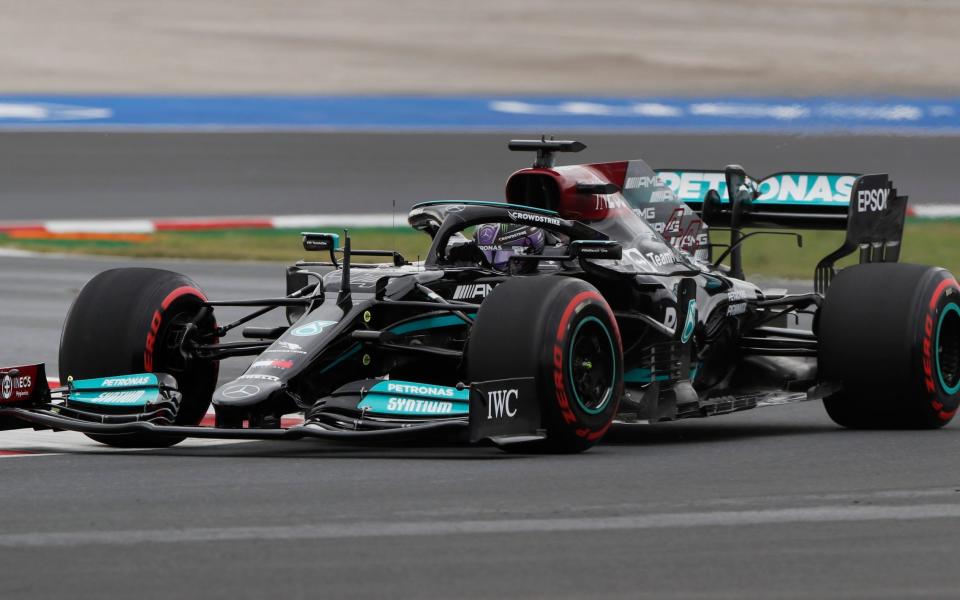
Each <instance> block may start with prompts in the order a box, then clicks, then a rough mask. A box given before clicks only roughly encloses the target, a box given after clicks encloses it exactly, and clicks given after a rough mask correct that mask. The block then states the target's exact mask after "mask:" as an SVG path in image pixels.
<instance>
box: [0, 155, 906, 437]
mask: <svg viewBox="0 0 960 600" xmlns="http://www.w3.org/2000/svg"><path fill="white" fill-rule="evenodd" d="M562 144H564V143H563V142H552V141H539V142H538V141H534V142H525V143H523V144H519V145H517V147H516V148H514V149H517V150H536V151H537V152H538V155H539V156H538V163H537V164H535V165H534V168H533V169H530V170H527V172H525V173H523V175H524V176H540V175H542V174H544V173H548V174H554V173H556V172H557V171H556V170H555V169H554V166H553V160H552V157H553V153H554V152H557V151H564V150H579V149H580V148H574V147H570V146H567V147H564V146H562ZM637 163H639V165H642V168H643V169H645V171H642V172H641V175H643V176H650V177H654V172H653V171H652V170H650V169H649V167H646V165H643V164H642V163H640V161H633V162H631V163H630V165H631V166H630V167H629V169H631V171H630V172H631V173H632V174H633V175H631V176H637V172H638V171H637V169H639V168H641V167H640V166H638V164H637ZM551 176H553V175H551ZM723 176H724V178H725V181H726V184H727V185H726V189H727V190H728V194H727V197H725V198H721V197H719V195H718V194H717V192H716V190H711V191H710V192H708V193H707V195H706V196H705V197H704V198H703V200H702V202H701V203H699V204H696V203H688V205H687V206H686V207H681V209H680V210H681V214H682V215H685V216H686V217H687V218H688V219H689V218H694V219H698V220H699V221H701V224H702V225H703V230H706V227H707V226H712V227H713V229H712V230H711V231H710V234H711V236H712V240H711V237H701V238H698V240H697V241H696V245H695V247H693V248H690V247H684V244H685V243H686V242H685V241H684V240H683V239H682V238H678V240H679V242H678V241H675V240H674V241H672V240H670V239H669V236H665V235H662V232H658V231H657V227H656V226H655V225H656V222H657V221H656V219H654V221H653V222H652V223H651V222H650V221H648V220H645V219H644V218H641V216H640V215H646V216H650V215H653V214H655V213H656V212H657V211H654V210H652V209H650V210H647V211H646V212H643V209H644V208H645V207H641V206H637V205H636V203H632V202H626V201H624V200H623V198H625V197H627V196H626V195H624V194H622V192H623V191H624V190H623V189H622V186H619V185H618V184H616V183H614V182H610V181H606V182H604V181H599V182H598V181H588V182H578V183H577V184H576V185H577V186H578V187H577V188H576V190H575V193H578V194H583V195H589V196H591V197H597V198H609V199H614V200H603V202H606V203H608V204H606V205H605V206H610V207H616V208H620V209H625V210H622V211H621V212H619V213H617V212H614V213H611V215H612V216H610V217H609V218H607V219H605V220H602V221H597V220H594V221H591V222H585V221H581V220H578V219H575V218H565V217H564V216H562V213H563V210H562V207H558V206H553V207H547V206H545V205H544V204H545V200H544V198H545V197H546V196H545V195H544V194H543V193H542V190H541V192H536V191H528V192H524V191H523V190H521V189H520V188H519V187H518V186H516V185H515V186H514V189H513V190H512V191H511V190H510V188H509V185H508V202H506V203H496V202H471V201H442V202H426V203H422V204H419V205H417V206H415V207H414V208H413V209H412V211H411V212H410V215H409V223H410V225H411V226H412V227H413V228H415V229H417V230H420V231H423V232H425V233H426V234H427V235H429V236H430V237H431V238H432V243H431V246H430V249H429V251H428V253H427V256H426V258H425V260H424V261H423V262H422V263H420V262H418V263H416V264H411V263H410V262H408V261H407V260H406V259H405V258H404V257H403V256H401V255H399V254H397V253H395V252H392V251H366V250H357V249H353V248H351V243H350V239H349V237H344V239H343V240H342V244H341V240H340V239H339V236H337V235H334V234H327V233H305V234H304V236H303V240H304V248H305V250H307V251H310V252H313V253H316V254H318V255H319V256H320V257H321V259H322V260H317V261H301V262H298V263H297V264H296V265H293V266H291V267H289V268H288V270H287V274H286V281H287V286H286V287H287V289H286V294H284V295H283V296H281V297H277V298H260V299H248V300H233V301H208V302H206V305H205V306H204V307H203V308H202V310H201V312H200V314H198V315H196V318H195V319H194V320H193V322H192V324H197V323H200V322H202V321H204V320H205V319H208V318H209V317H210V314H211V312H212V311H215V309H216V308H217V307H221V306H232V307H237V306H249V307H251V308H253V309H255V310H253V312H251V313H250V314H249V315H248V316H246V317H244V318H242V319H240V320H237V321H235V322H232V323H225V324H220V325H219V326H218V327H217V328H216V330H215V331H212V332H209V331H208V332H201V329H200V328H199V327H195V326H192V324H190V323H188V324H187V325H186V326H185V327H184V328H183V330H182V331H181V332H179V333H178V337H177V339H178V345H179V350H180V352H181V353H182V354H183V356H184V358H185V359H186V360H212V361H220V360H225V359H228V358H231V357H238V356H257V357H258V358H257V359H256V360H255V361H254V362H253V364H252V365H251V367H250V368H249V369H248V370H247V371H246V372H245V373H244V374H243V375H241V376H240V377H239V378H238V379H236V380H234V381H232V382H229V383H226V384H224V385H221V386H220V387H219V388H218V389H217V391H216V392H215V393H214V396H213V401H212V402H213V406H214V409H215V411H216V426H215V427H212V428H209V427H208V428H202V427H176V426H171V425H167V424H164V423H161V422H157V421H151V420H150V419H143V418H140V417H139V416H136V415H134V417H135V418H134V417H131V418H130V419H128V420H126V421H124V420H123V419H112V420H109V421H108V420H105V419H102V418H85V417H82V416H81V417H77V416H66V415H65V414H63V413H62V412H60V411H58V410H57V409H56V404H57V402H56V399H57V397H58V394H61V395H68V394H69V389H61V390H55V392H54V394H53V396H52V397H51V395H50V393H49V392H47V391H45V390H39V389H38V390H37V391H36V393H35V394H34V395H33V397H32V398H33V399H32V401H31V403H29V404H22V405H20V406H16V407H12V408H6V409H3V412H4V414H5V415H6V418H7V419H11V418H13V419H14V420H19V421H25V422H29V423H31V424H33V425H34V426H38V427H52V428H60V429H73V430H78V431H84V432H87V433H120V432H157V433H166V434H183V435H190V436H194V437H225V438H262V439H271V438H277V439H292V438H298V437H323V438H332V439H343V438H349V439H365V438H366V439H399V438H404V437H411V436H417V435H421V434H424V433H426V432H430V431H448V432H459V433H460V434H462V435H464V436H467V437H469V439H470V440H471V441H478V440H481V439H486V438H496V439H497V441H500V442H508V441H510V440H511V439H513V440H525V439H531V438H535V437H537V436H538V435H540V434H541V433H542V431H541V430H540V424H539V423H538V422H536V421H535V420H521V421H518V422H517V423H515V424H514V425H512V426H511V427H509V428H508V429H506V430H504V429H503V428H502V427H501V428H499V429H497V430H496V431H493V430H487V429H485V427H487V426H488V425H487V424H485V422H484V420H482V419H476V418H471V417H470V412H471V411H474V412H475V411H477V410H480V409H478V408H477V406H479V405H481V404H482V403H483V402H485V400H484V399H483V398H481V397H480V395H479V394H476V393H475V392H476V389H475V388H476V385H472V384H475V383H477V382H471V381H470V380H469V378H468V376H467V369H466V365H465V358H464V357H465V348H466V346H467V344H469V342H470V333H471V328H472V326H473V324H474V320H475V318H476V314H477V311H478V310H479V309H480V307H481V306H482V304H483V301H484V299H485V298H486V297H487V296H488V295H489V294H490V293H492V292H493V291H494V290H495V289H496V287H497V286H498V285H500V284H502V283H503V282H504V281H506V280H508V279H509V278H513V277H572V278H578V279H581V280H584V281H586V282H588V283H590V284H592V285H593V286H595V287H596V288H597V290H599V291H600V293H601V294H602V295H603V298H604V299H605V300H606V301H607V303H608V304H609V305H610V307H611V308H612V310H613V313H614V315H615V316H616V319H617V325H618V327H619V329H620V333H621V335H622V341H623V358H624V384H625V394H624V397H623V398H622V401H621V403H620V409H619V413H618V415H617V419H618V420H619V421H622V422H630V423H639V422H658V421H666V420H674V419H681V418H688V417H703V416H709V415H714V414H722V413H729V412H733V411H738V410H745V409H750V408H754V407H757V406H760V405H764V404H778V403H784V402H790V401H798V400H806V399H813V398H819V397H822V396H823V395H824V394H825V393H828V392H829V389H825V388H829V384H821V382H819V381H818V378H817V356H818V342H817V333H816V323H815V315H816V310H817V307H818V306H819V305H820V303H821V301H822V298H823V294H824V292H825V290H826V288H827V286H828V285H829V281H830V278H831V275H832V273H833V272H834V267H833V263H834V262H835V261H836V260H838V259H839V258H841V257H842V256H845V255H847V254H850V253H851V252H854V251H859V252H860V259H861V262H871V261H891V260H894V261H895V260H896V258H897V250H898V249H899V240H900V237H901V235H902V228H903V218H904V212H905V207H906V198H905V197H902V196H897V195H896V191H895V190H893V189H892V186H891V184H890V182H889V180H888V179H887V178H886V176H865V177H860V178H858V179H857V181H856V183H855V184H854V188H853V191H852V192H851V196H854V195H855V194H856V193H857V192H858V191H864V190H872V189H879V188H883V189H886V190H887V192H888V193H890V192H892V196H891V198H892V200H891V201H890V203H889V205H888V206H887V207H886V209H885V211H884V212H883V214H880V213H875V214H865V213H862V212H859V211H857V210H856V207H855V206H854V205H853V203H849V205H847V206H843V207H842V210H838V209H836V207H830V209H829V210H828V209H822V208H817V207H799V208H798V207H786V208H784V207H772V208H771V207H764V206H754V205H752V200H753V199H754V198H755V197H756V196H757V188H756V185H755V183H754V182H753V181H752V180H751V179H750V178H749V177H747V176H746V174H745V173H744V172H743V170H742V169H740V168H739V167H728V168H727V169H726V170H725V171H724V174H723ZM654 179H655V178H654ZM561 192H562V190H561ZM525 193H529V201H525V200H524V198H525V196H524V194H525ZM653 194H660V196H659V198H660V199H662V198H663V197H664V194H665V192H664V190H663V189H661V188H657V189H655V190H654V191H653ZM667 196H669V195H667ZM649 197H650V195H648V198H649ZM598 202H599V200H598ZM653 204H656V206H654V208H657V210H660V208H661V207H662V206H663V204H657V203H653ZM653 204H652V205H651V206H653ZM678 204H679V203H677V202H674V205H673V207H674V209H675V208H676V206H677V205H678ZM551 208H553V209H554V210H551ZM646 208H648V209H649V207H646ZM684 208H685V212H684ZM660 218H661V219H665V218H666V217H662V216H661V217H660ZM498 222H499V223H511V224H522V225H533V226H536V227H538V228H542V229H543V230H545V231H546V232H547V234H548V238H549V240H550V243H549V244H548V245H547V247H546V248H545V249H544V250H543V252H542V253H540V254H531V255H517V256H515V257H514V258H513V259H512V261H511V268H510V270H509V271H508V272H503V271H498V270H495V269H493V268H492V267H491V266H490V265H489V264H488V263H486V261H485V259H484V256H483V253H482V251H481V250H480V249H479V248H478V247H477V245H476V243H475V242H474V241H473V240H472V238H471V236H470V234H469V232H470V228H471V227H474V226H476V225H479V224H483V223H498ZM784 226H797V227H829V228H836V229H846V230H847V232H848V233H847V243H846V244H845V245H844V247H843V248H841V249H840V250H838V251H837V252H836V253H834V254H833V255H831V256H829V257H827V258H825V259H824V261H822V262H821V264H820V265H819V266H818V269H817V275H816V290H815V291H814V292H811V293H803V294H788V293H786V292H785V291H764V290H763V289H761V288H760V287H759V286H758V285H755V284H753V283H750V282H748V281H745V280H744V277H743V269H742V262H741V258H740V257H741V250H742V249H743V248H744V247H745V246H748V245H749V237H750V236H751V235H758V234H761V233H764V232H760V231H744V229H745V228H747V227H754V228H755V227H773V228H781V227H784ZM722 228H726V229H729V230H730V240H729V243H725V244H721V243H719V242H717V241H716V238H717V237H718V231H720V230H721V229H722ZM770 233H783V231H774V232H770ZM711 242H712V243H711ZM370 256H373V257H382V258H384V259H386V260H387V262H385V263H382V264H368V263H361V262H358V258H360V257H370ZM724 260H726V261H727V263H728V264H723V263H722V261H724ZM537 301H538V299H537V298H530V302H537ZM272 310H284V311H286V317H287V322H288V324H289V325H288V326H282V327H277V328H272V329H269V328H267V329H265V328H253V327H248V328H247V329H245V330H244V331H243V337H244V338H245V339H244V340H243V341H237V342H220V341H219V340H220V339H221V338H223V337H224V336H226V335H227V334H228V333H229V332H231V331H234V330H236V329H238V328H241V327H243V326H245V325H246V324H247V323H248V322H249V321H251V320H253V319H254V318H257V317H259V316H261V315H264V314H266V313H267V312H269V311H272ZM803 315H807V316H806V317H802V316H803ZM800 324H803V325H805V326H800ZM505 343H508V341H505ZM385 376H389V380H386V381H396V382H406V383H405V385H406V384H409V385H412V386H413V387H410V388H408V389H407V391H412V394H411V395H409V396H404V394H403V392H404V390H403V389H400V388H398V389H400V392H397V394H398V395H399V396H400V397H401V398H404V397H406V398H408V399H411V400H421V401H422V402H421V403H420V404H409V403H406V404H404V403H400V404H399V405H398V406H400V408H399V409H396V406H394V410H388V409H387V408H385V407H378V406H373V407H371V406H369V405H366V406H365V404H364V402H365V399H366V398H367V397H368V395H369V394H370V393H371V390H374V389H376V386H377V385H382V382H383V381H385V380H384V379H383V378H384V377H385ZM417 386H419V387H417ZM418 390H419V392H418ZM436 390H441V391H436ZM450 390H455V392H451V391H450ZM424 391H425V392H424ZM430 394H440V395H442V394H454V395H456V396H457V397H458V398H461V399H464V398H466V405H469V407H468V408H467V409H464V408H463V407H464V404H460V405H459V408H458V407H457V406H454V407H453V409H451V410H445V409H446V408H448V407H446V406H443V407H440V408H439V409H437V410H434V411H433V412H431V410H433V408H435V407H434V406H433V405H430V404H427V402H428V401H429V400H430ZM441 400H443V398H441ZM367 404H369V402H368V403H367ZM411 407H413V408H411ZM291 413H300V414H303V415H304V416H305V423H304V424H303V425H296V426H293V427H283V426H282V425H283V423H282V417H283V416H284V415H288V414H291Z"/></svg>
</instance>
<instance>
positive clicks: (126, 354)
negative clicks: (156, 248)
mask: <svg viewBox="0 0 960 600" xmlns="http://www.w3.org/2000/svg"><path fill="white" fill-rule="evenodd" d="M205 301H206V296H205V295H204V293H203V291H201V290H200V288H199V287H198V286H197V284H196V283H194V282H193V280H191V279H190V278H188V277H186V276H185V275H181V274H179V273H174V272H171V271H164V270H160V269H144V268H127V269H112V270H110V271H104V272H103V273H100V274H99V275H97V276H96V277H94V278H93V279H91V280H90V281H89V282H88V283H87V284H86V285H85V286H83V289H82V290H80V294H79V295H78V296H77V298H76V300H74V302H73V305H72V306H71V307H70V311H69V312H68V313H67V318H66V321H65V322H64V326H63V334H62V336H61V338H60V382H61V384H63V385H66V382H67V377H70V376H72V377H73V378H74V379H88V378H92V377H108V376H111V375H126V374H130V373H144V372H151V371H152V372H163V373H169V374H171V375H173V376H174V377H175V378H176V380H177V386H178V388H179V390H180V392H181V394H182V395H183V397H182V400H181V402H180V408H179V410H178V412H177V417H176V420H175V424H176V425H198V424H199V423H200V420H201V419H203V417H204V415H205V414H206V412H207V408H209V406H210V399H211V397H212V396H213V391H214V389H215V388H216V384H217V375H218V370H219V365H218V363H216V362H212V361H200V360H190V361H185V360H184V359H183V357H182V356H181V355H180V353H179V348H178V347H177V342H176V338H177V334H178V333H179V332H181V331H182V328H183V326H184V325H185V324H186V323H188V322H190V321H191V320H192V319H193V318H194V317H195V316H196V314H197V312H198V311H199V310H200V308H201V305H202V303H203V302H205ZM200 327H201V328H202V329H204V330H206V331H211V330H212V329H214V328H215V327H216V324H215V323H214V321H213V318H212V316H211V317H210V318H209V319H207V320H206V321H205V322H202V323H201V324H200ZM89 437H90V438H91V439H93V440H96V441H98V442H100V443H103V444H107V445H108V446H115V447H122V448H134V447H137V448H156V447H166V446H172V445H174V444H177V443H179V442H181V441H182V440H183V439H184V438H183V437H180V436H162V437H161V436H156V435H149V434H122V435H99V434H90V435H89Z"/></svg>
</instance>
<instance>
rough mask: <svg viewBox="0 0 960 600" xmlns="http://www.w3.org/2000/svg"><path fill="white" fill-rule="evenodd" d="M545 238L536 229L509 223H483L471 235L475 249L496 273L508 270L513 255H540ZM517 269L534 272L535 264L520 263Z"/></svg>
mask: <svg viewBox="0 0 960 600" xmlns="http://www.w3.org/2000/svg"><path fill="white" fill-rule="evenodd" d="M545 237H546V236H545V235H544V233H543V230H542V229H540V228H538V227H531V226H529V225H515V224H511V223H485V224H483V225H478V226H477V229H476V231H474V233H473V239H474V241H475V242H476V243H477V247H478V248H480V250H482V251H483V255H484V256H485V257H486V258H487V262H489V263H490V266H492V267H493V268H494V269H497V270H498V271H507V270H509V269H510V257H511V256H514V255H515V254H541V253H542V252H543V247H544V244H545ZM518 267H520V270H521V271H534V270H536V263H533V262H532V261H531V262H526V263H521V264H520V265H518Z"/></svg>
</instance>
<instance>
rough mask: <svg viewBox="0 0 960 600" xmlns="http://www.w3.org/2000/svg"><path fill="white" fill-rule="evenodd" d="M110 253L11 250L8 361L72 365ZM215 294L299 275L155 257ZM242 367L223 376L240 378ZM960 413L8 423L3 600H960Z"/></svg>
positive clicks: (5, 313) (0, 494)
mask: <svg viewBox="0 0 960 600" xmlns="http://www.w3.org/2000/svg"><path fill="white" fill-rule="evenodd" d="M116 264H118V263H117V262H116V261H113V260H111V259H86V258H83V259H52V258H35V257H2V258H0V272H2V273H3V285H2V286H0V331H2V332H3V338H2V339H3V343H2V344H0V364H7V363H17V362H21V361H23V360H25V359H31V360H46V361H48V362H50V363H51V371H52V372H54V371H55V370H56V364H55V361H56V348H57V342H58V337H59V331H60V326H61V321H62V318H63V315H64V313H65V311H66V308H67V306H68V305H69V303H70V301H71V299H72V297H73V296H74V295H75V294H76V292H77V290H78V289H79V287H80V286H81V285H82V283H83V282H84V281H85V280H86V279H88V278H89V277H90V276H92V275H93V274H94V273H96V272H98V271H100V270H103V269H106V268H109V267H112V266H115V265H116ZM146 264H152V265H155V266H160V267H164V268H172V269H175V270H179V271H183V272H185V273H187V274H189V275H191V276H192V277H194V278H195V279H196V280H197V281H198V282H199V283H200V284H201V285H202V286H204V287H205V288H207V290H208V291H209V292H210V294H211V295H212V296H218V297H223V296H225V295H230V296H234V297H235V296H249V295H258V294H263V293H268V292H274V291H276V290H277V289H279V286H280V285H281V281H282V274H283V270H282V268H281V266H280V265H253V264H219V263H202V262H189V261H184V262H174V263H171V262H164V263H146ZM238 368H239V367H233V368H231V369H230V370H229V372H228V373H227V374H228V375H229V374H230V373H235V372H236V369H238ZM958 447H960V428H958V427H957V426H956V425H953V426H950V427H947V428H946V429H943V430H939V431H932V432H848V431H843V430H841V429H839V428H837V427H835V426H833V425H832V424H831V423H830V422H829V420H828V419H827V417H826V415H825V413H824V412H823V409H822V406H821V405H820V404H819V403H804V404H796V405H789V406H783V407H771V408H764V409H758V410H755V411H751V412H746V413H741V414H738V415H732V416H724V417H715V418H711V419H705V420H702V421H686V422H680V423H673V424H662V425H656V426H635V427H619V428H616V429H615V430H614V431H613V432H612V434H611V435H610V436H609V438H608V440H607V442H606V443H604V444H603V445H601V446H598V447H596V448H594V449H593V450H591V451H590V452H588V453H586V454H583V455H578V456H556V457H555V456H514V455H507V454H503V453H501V452H500V451H498V450H496V449H493V448H487V447H472V448H466V447H444V446H436V445H404V446H394V447H355V446H348V445H342V444H330V443H323V442H295V443H287V444H281V443H275V442H243V443H220V442H216V441H212V442H205V443H196V442H195V443H186V444H184V445H181V446H179V447H175V448H172V449H167V450H158V451H116V450H110V449H107V448H104V447H101V446H98V445H96V444H94V443H92V442H89V441H87V440H86V439H85V438H83V437H82V436H79V435H76V434H70V433H50V432H33V431H29V430H24V431H16V432H6V433H2V434H0V449H3V450H5V451H10V450H20V451H27V452H32V453H33V454H27V455H21V456H9V457H2V458H0V481H2V482H3V485H0V506H2V507H3V511H2V513H0V560H2V563H3V565H4V569H3V572H4V575H3V578H2V581H0V595H2V597H3V598H5V599H7V598H57V597H70V598H77V599H79V598H114V597H116V598H126V597H139V598H170V597H199V596H203V597H209V598H229V599H237V598H264V597H293V598H296V597H410V598H414V597H465V598H491V597H504V596H509V597H564V598H584V597H624V598H798V597H817V598H823V597H841V596H842V597H851V598H897V599H899V598H913V597H923V598H927V597H955V596H956V593H957V590H958V589H960V573H958V571H957V570H956V568H955V565H954V563H955V559H954V557H955V555H956V553H957V552H958V551H960V541H958V539H957V538H958V536H957V533H958V531H960V472H958V471H960V469H958V467H957V460H956V455H957V448H958Z"/></svg>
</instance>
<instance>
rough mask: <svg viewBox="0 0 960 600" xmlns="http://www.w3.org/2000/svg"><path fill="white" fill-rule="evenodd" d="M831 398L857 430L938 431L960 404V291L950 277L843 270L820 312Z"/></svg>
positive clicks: (838, 418)
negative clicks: (834, 390) (833, 389)
mask: <svg viewBox="0 0 960 600" xmlns="http://www.w3.org/2000/svg"><path fill="white" fill-rule="evenodd" d="M818 321H819V323H818V331H819V339H820V357H819V373H820V378H821V380H822V381H824V382H827V383H839V384H841V385H842V389H841V390H840V391H838V392H837V393H835V394H833V395H831V396H829V397H827V398H825V399H824V406H825V407H826V409H827V413H828V414H829V415H830V418H831V419H833V420H834V422H836V423H837V424H839V425H842V426H844V427H850V428H860V429H863V428H867V429H876V428H901V429H902V428H910V429H933V428H937V427H942V426H944V425H946V424H947V423H949V422H950V420H951V419H952V418H953V416H954V414H955V413H956V411H957V407H958V405H960V286H958V285H957V281H956V279H955V278H954V277H953V275H951V274H950V273H949V272H948V271H946V270H944V269H940V268H936V267H927V266H921V265H907V264H889V263H886V264H884V263H881V264H865V265H856V266H853V267H849V268H847V269H844V270H842V271H840V273H838V274H837V277H836V278H835V279H834V281H833V282H832V283H831V285H830V289H829V290H828V293H827V295H826V298H825V300H824V304H823V306H822V307H821V309H820V314H819V317H818Z"/></svg>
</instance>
